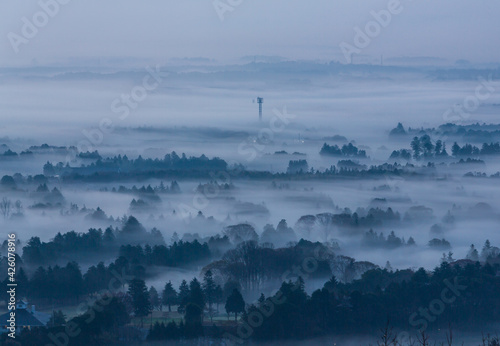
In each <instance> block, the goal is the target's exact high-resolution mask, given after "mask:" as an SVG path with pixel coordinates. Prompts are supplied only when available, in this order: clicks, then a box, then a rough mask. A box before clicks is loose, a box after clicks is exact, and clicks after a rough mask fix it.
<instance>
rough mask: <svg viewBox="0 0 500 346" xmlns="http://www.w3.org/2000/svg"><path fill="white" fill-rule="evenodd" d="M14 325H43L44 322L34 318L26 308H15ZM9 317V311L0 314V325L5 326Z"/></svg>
mask: <svg viewBox="0 0 500 346" xmlns="http://www.w3.org/2000/svg"><path fill="white" fill-rule="evenodd" d="M15 312H16V327H44V326H45V324H44V323H43V322H41V321H40V320H39V319H38V318H36V317H35V316H34V315H33V314H32V313H31V312H29V311H28V310H26V309H19V310H17V309H16V311H15ZM9 319H10V312H7V313H5V314H3V315H1V316H0V326H7V325H9V322H7V320H9Z"/></svg>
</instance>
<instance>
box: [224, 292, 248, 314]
mask: <svg viewBox="0 0 500 346" xmlns="http://www.w3.org/2000/svg"><path fill="white" fill-rule="evenodd" d="M225 307H226V312H227V314H228V315H229V314H230V313H233V312H234V320H235V321H236V320H237V319H238V313H240V312H244V311H245V301H244V300H243V296H242V295H241V293H240V292H239V291H238V290H237V289H236V288H235V289H233V292H232V293H231V295H230V296H229V297H227V300H226V306H225Z"/></svg>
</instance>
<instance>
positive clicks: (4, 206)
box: [0, 197, 12, 219]
mask: <svg viewBox="0 0 500 346" xmlns="http://www.w3.org/2000/svg"><path fill="white" fill-rule="evenodd" d="M11 209H12V202H11V200H10V199H8V198H7V197H4V198H2V201H1V202H0V212H1V213H2V215H3V217H4V218H5V219H8V218H9V216H10V212H11Z"/></svg>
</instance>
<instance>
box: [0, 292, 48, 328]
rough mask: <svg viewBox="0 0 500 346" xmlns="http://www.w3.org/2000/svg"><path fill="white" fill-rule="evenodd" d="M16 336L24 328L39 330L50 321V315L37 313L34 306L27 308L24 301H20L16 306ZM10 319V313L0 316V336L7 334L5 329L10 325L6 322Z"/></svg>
mask: <svg viewBox="0 0 500 346" xmlns="http://www.w3.org/2000/svg"><path fill="white" fill-rule="evenodd" d="M15 313H16V316H15V317H16V322H15V325H16V334H18V333H20V332H21V330H22V329H24V328H28V329H31V328H39V327H45V326H46V325H47V323H48V322H49V320H50V314H46V313H44V312H38V311H36V309H35V305H32V306H31V307H28V303H27V302H26V301H24V300H20V301H19V302H17V304H16V310H15ZM9 319H10V311H9V312H7V313H5V314H3V315H0V334H3V333H8V332H9V330H8V329H7V327H8V326H9V325H10V323H9V322H8V320H9Z"/></svg>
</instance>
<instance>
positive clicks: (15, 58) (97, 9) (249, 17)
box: [0, 0, 500, 66]
mask: <svg viewBox="0 0 500 346" xmlns="http://www.w3.org/2000/svg"><path fill="white" fill-rule="evenodd" d="M54 1H56V0H41V1H31V0H29V1H28V0H25V1H18V0H3V1H2V2H1V3H0V37H1V39H0V42H1V43H0V66H10V65H17V64H30V63H31V61H32V60H33V59H36V60H37V61H38V62H39V63H40V64H49V63H67V62H69V61H72V60H70V59H74V58H80V59H86V58H89V59H92V58H121V57H127V58H139V59H143V58H145V59H148V60H157V61H160V62H161V61H164V60H166V59H168V58H172V57H208V58H213V59H217V60H221V61H229V60H231V59H236V58H239V57H241V56H245V55H279V56H283V57H286V58H290V59H320V60H327V61H329V60H339V61H342V62H345V61H344V60H345V59H344V56H343V55H342V53H341V52H340V49H339V45H340V44H341V43H342V42H346V43H348V44H353V40H354V36H355V31H354V29H355V27H359V28H361V29H362V30H364V28H365V25H366V24H367V23H368V22H370V21H371V20H373V17H372V15H371V14H370V12H371V11H376V12H378V11H380V10H384V9H387V7H388V4H389V3H390V2H391V1H397V0H373V1H355V0H312V1H306V0H242V1H241V0H217V1H219V3H222V4H228V3H229V4H230V3H233V4H235V6H231V5H227V6H231V9H232V11H227V12H225V13H224V15H223V17H224V20H223V21H222V20H221V19H220V17H219V15H218V14H217V12H216V10H215V8H214V4H213V2H214V0H148V1H131V0H108V1H102V0H69V1H68V0H64V1H63V0H59V1H61V2H68V3H67V4H65V5H62V4H61V5H59V7H60V8H59V9H58V10H57V11H54V12H55V14H54V16H53V17H50V16H45V18H44V15H43V14H40V11H41V5H40V4H42V3H47V4H49V3H53V2H54ZM239 2H241V4H239V5H238V3H239ZM399 9H400V11H399V13H397V14H395V15H392V18H391V19H390V22H389V24H388V25H387V26H386V27H382V28H381V30H380V32H379V33H378V34H377V35H376V36H375V37H373V38H372V39H371V40H370V43H369V44H368V46H367V47H364V48H363V49H362V50H361V53H360V54H363V55H364V54H367V55H371V56H374V57H377V56H380V55H382V54H383V55H384V57H407V56H427V57H430V56H432V57H440V58H445V59H449V60H451V61H455V60H457V59H467V60H470V61H473V62H498V61H500V46H499V45H498V39H499V37H500V24H499V20H498V16H499V14H500V1H498V0H413V1H411V0H401V4H400V7H399ZM37 14H38V17H37V16H36V15H37ZM33 16H35V17H36V20H38V23H39V24H40V23H41V24H40V25H39V26H40V27H39V28H37V30H38V32H36V33H35V34H34V35H32V37H28V38H27V37H26V35H24V36H23V33H22V28H23V25H25V24H24V23H23V20H22V19H23V17H25V18H27V19H28V20H29V22H30V23H33V21H34V18H33ZM47 18H48V21H46V19H47ZM44 21H46V22H47V23H44ZM25 26H26V25H25ZM9 33H11V34H9ZM29 34H31V33H29ZM9 35H10V36H9ZM13 35H14V36H13ZM15 35H18V36H15ZM9 37H10V39H9ZM12 37H17V39H19V38H22V41H23V43H18V44H17V48H18V53H15V52H14V49H13V47H12V43H11V42H10V40H12Z"/></svg>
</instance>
